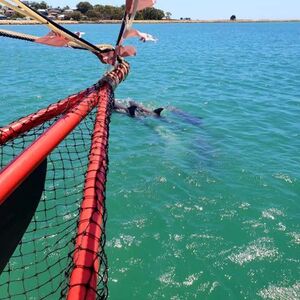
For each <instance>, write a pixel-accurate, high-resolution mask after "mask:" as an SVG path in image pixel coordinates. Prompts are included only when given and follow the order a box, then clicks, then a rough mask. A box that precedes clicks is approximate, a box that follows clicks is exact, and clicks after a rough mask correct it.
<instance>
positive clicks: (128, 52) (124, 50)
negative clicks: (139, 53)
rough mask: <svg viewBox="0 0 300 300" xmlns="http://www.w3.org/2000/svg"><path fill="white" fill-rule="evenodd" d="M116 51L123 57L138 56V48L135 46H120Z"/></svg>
mask: <svg viewBox="0 0 300 300" xmlns="http://www.w3.org/2000/svg"><path fill="white" fill-rule="evenodd" d="M116 53H117V55H119V56H122V57H127V56H136V49H135V48H134V47H133V46H118V47H117V48H116Z"/></svg>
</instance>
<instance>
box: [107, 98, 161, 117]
mask: <svg viewBox="0 0 300 300" xmlns="http://www.w3.org/2000/svg"><path fill="white" fill-rule="evenodd" d="M113 110H114V111H115V112H118V113H123V114H127V115H128V116H130V117H133V118H134V117H146V116H153V117H160V114H161V112H162V111H163V110H164V108H162V107H159V108H157V109H154V110H151V109H148V108H146V107H144V106H142V105H141V104H139V103H137V102H135V101H129V102H128V105H125V104H124V102H121V101H119V100H115V101H114V106H113Z"/></svg>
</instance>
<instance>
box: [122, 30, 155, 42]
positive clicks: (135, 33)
mask: <svg viewBox="0 0 300 300" xmlns="http://www.w3.org/2000/svg"><path fill="white" fill-rule="evenodd" d="M130 37H139V38H140V40H141V41H142V42H148V41H152V42H155V41H156V39H155V38H154V37H153V36H152V35H150V34H148V33H143V32H140V31H138V30H136V29H133V28H130V29H128V30H126V31H125V32H124V38H125V39H127V38H130Z"/></svg>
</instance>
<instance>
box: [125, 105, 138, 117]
mask: <svg viewBox="0 0 300 300" xmlns="http://www.w3.org/2000/svg"><path fill="white" fill-rule="evenodd" d="M127 109H128V113H129V115H130V116H131V117H135V111H136V109H137V106H136V105H130V106H129V107H128V108H127Z"/></svg>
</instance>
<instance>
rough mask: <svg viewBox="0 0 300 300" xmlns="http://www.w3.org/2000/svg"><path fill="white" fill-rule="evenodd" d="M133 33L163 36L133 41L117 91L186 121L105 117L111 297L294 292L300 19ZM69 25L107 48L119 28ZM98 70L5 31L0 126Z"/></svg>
mask: <svg viewBox="0 0 300 300" xmlns="http://www.w3.org/2000/svg"><path fill="white" fill-rule="evenodd" d="M136 27H137V28H139V29H140V30H141V31H145V32H149V33H151V34H153V35H154V36H156V37H157V38H158V39H159V41H158V42H157V43H153V44H151V43H149V44H142V43H138V42H135V41H132V42H133V44H134V45H136V46H137V47H138V56H137V57H136V58H133V59H130V63H131V66H132V70H131V74H130V76H129V77H128V79H127V80H126V81H125V82H124V83H123V84H122V85H121V86H120V87H119V88H118V89H117V91H116V97H117V98H118V99H123V100H128V99H134V100H135V101H139V102H141V103H143V104H144V105H145V106H148V107H149V108H155V107H160V106H163V107H166V106H174V107H176V108H178V109H180V110H182V111H183V112H184V115H183V114H181V115H176V114H173V113H172V112H170V111H165V112H163V118H162V119H156V118H147V119H131V118H128V117H126V116H124V115H119V114H114V115H113V117H112V122H111V132H110V148H109V155H110V171H109V178H108V185H107V209H108V223H107V245H106V252H107V256H108V263H109V291H110V299H114V300H115V299H173V300H175V299H176V300H177V299H300V264H299V262H300V222H299V221H300V156H299V151H300V136H299V133H300V120H299V117H300V89H299V86H300V39H299V37H300V23H266V24H177V25H175V24H174V25H173V24H172V25H170V24H169V25H137V26H136ZM1 28H6V29H10V30H17V31H22V32H27V33H32V34H36V35H39V34H44V33H46V30H45V29H44V28H43V27H40V26H23V27H18V26H9V27H5V26H1ZM68 28H70V29H72V30H73V31H78V30H79V31H83V32H85V33H86V35H85V37H86V38H87V39H88V40H90V41H92V42H94V43H99V42H100V43H101V42H105V43H107V42H108V43H113V42H114V40H115V38H116V36H117V32H118V28H119V26H118V25H72V26H68ZM104 71H106V68H105V67H103V66H102V65H100V64H99V63H98V62H97V59H96V58H95V57H93V56H92V55H90V54H89V53H86V52H84V51H75V50H69V49H55V48H48V47H46V46H41V45H35V44H30V43H26V42H22V41H14V40H9V39H3V38H0V83H1V86H0V103H1V107H2V109H1V119H0V125H5V124H6V123H8V122H10V121H12V120H14V119H16V118H18V117H21V116H23V115H24V114H27V113H30V112H33V111H35V110H37V109H38V108H41V107H43V106H45V105H48V104H50V103H52V102H54V101H56V100H58V99H61V98H64V97H65V96H67V95H69V94H72V93H75V92H77V91H79V90H81V89H84V88H86V87H88V86H90V85H92V84H93V83H95V82H96V81H97V80H98V79H99V78H100V76H101V75H102V74H103V72H104ZM195 120H196V122H195Z"/></svg>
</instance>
